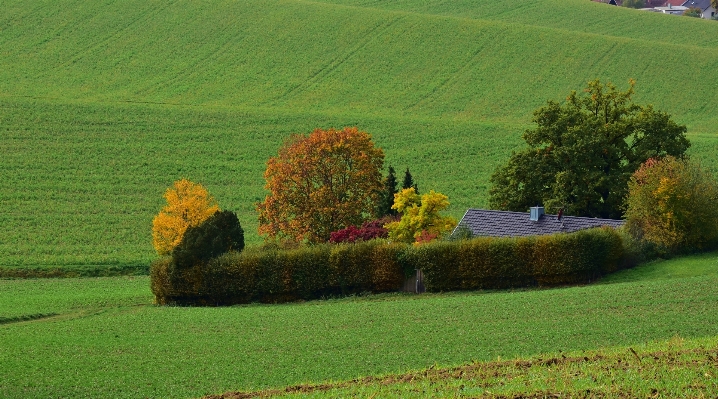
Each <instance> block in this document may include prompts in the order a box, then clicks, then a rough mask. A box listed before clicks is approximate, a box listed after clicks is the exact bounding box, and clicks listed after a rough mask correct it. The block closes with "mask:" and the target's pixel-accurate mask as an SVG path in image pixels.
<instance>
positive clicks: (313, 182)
mask: <svg viewBox="0 0 718 399" xmlns="http://www.w3.org/2000/svg"><path fill="white" fill-rule="evenodd" d="M383 163H384V152H383V151H382V150H381V149H380V148H376V147H374V143H373V142H372V140H371V135H369V134H368V133H366V132H361V131H359V130H358V129H357V128H344V129H342V130H335V129H329V130H321V129H317V130H315V131H314V132H312V133H311V134H309V135H308V136H304V135H292V136H291V137H290V138H289V140H287V141H286V142H285V143H284V145H283V146H282V147H281V148H280V149H279V154H278V155H277V156H276V157H273V158H270V159H269V161H268V162H267V170H266V172H265V173H264V178H265V179H266V181H267V184H266V185H265V188H266V189H267V190H269V194H268V195H267V196H266V198H265V199H264V201H263V202H260V203H258V204H257V210H258V212H259V233H260V234H263V235H267V236H268V237H272V238H274V237H278V236H280V237H290V238H292V239H294V240H297V241H308V242H312V243H315V242H326V241H327V240H329V237H330V233H331V232H333V231H337V230H339V229H342V228H345V227H347V226H350V225H355V226H356V225H359V224H361V223H362V222H363V221H364V220H365V219H366V218H367V217H368V216H369V215H370V214H371V213H372V210H373V209H374V207H375V205H376V202H377V199H378V196H379V193H380V191H381V189H382V176H381V172H380V171H381V168H382V165H383Z"/></svg>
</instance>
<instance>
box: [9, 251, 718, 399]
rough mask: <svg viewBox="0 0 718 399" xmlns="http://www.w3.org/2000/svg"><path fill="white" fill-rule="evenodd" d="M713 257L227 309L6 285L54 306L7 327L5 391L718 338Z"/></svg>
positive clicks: (270, 383) (114, 292)
mask: <svg viewBox="0 0 718 399" xmlns="http://www.w3.org/2000/svg"><path fill="white" fill-rule="evenodd" d="M716 259H717V258H716V253H712V254H704V255H699V256H693V257H686V258H678V259H672V260H669V261H663V262H656V263H652V264H649V265H644V266H641V267H639V268H637V269H634V270H629V271H625V272H622V273H624V279H619V280H617V282H614V283H609V282H606V284H597V285H590V286H579V287H569V288H561V289H550V290H541V289H538V290H518V291H498V292H456V293H444V294H430V295H418V296H417V295H401V294H393V295H379V296H367V297H354V298H345V299H338V300H324V301H311V302H305V303H292V304H285V305H248V306H237V307H226V308H181V307H156V306H153V305H151V301H152V298H151V293H150V292H149V289H148V287H149V281H148V278H147V277H116V278H89V279H87V278H82V279H40V280H0V316H2V317H6V318H10V317H14V318H18V319H19V318H20V317H22V316H25V315H28V316H29V315H35V314H48V313H56V314H58V316H55V317H49V318H45V319H38V320H30V321H20V320H17V321H16V322H13V323H7V324H1V325H0V341H1V342H3V350H2V351H0V372H2V374H3V377H4V378H3V380H2V381H0V396H3V397H8V398H14V397H28V396H32V397H57V396H62V397H68V398H73V397H109V396H111V397H115V398H125V397H127V398H134V397H198V396H202V395H208V394H218V393H221V392H228V391H233V390H244V391H251V392H254V391H258V390H262V389H271V388H277V389H279V388H278V387H287V386H294V385H297V384H302V383H312V382H313V383H321V382H322V381H347V380H351V379H353V378H356V377H357V376H370V375H387V374H392V375H394V374H405V373H410V372H411V371H410V370H422V369H425V368H427V367H429V366H431V365H433V364H437V365H438V366H440V367H448V366H457V365H462V364H466V363H468V362H471V361H472V360H477V361H491V360H494V359H496V358H497V357H498V356H501V358H502V359H515V358H522V359H526V358H530V357H532V356H537V355H538V354H541V353H557V352H558V351H559V350H560V351H563V352H564V353H569V352H577V351H578V352H580V351H586V350H596V349H597V348H601V347H614V346H631V347H632V348H633V349H634V350H636V351H637V352H638V353H639V354H642V353H643V351H642V349H641V348H642V346H641V345H642V343H644V342H649V341H655V340H667V339H670V338H671V337H674V336H676V335H678V336H680V337H684V338H686V339H693V338H700V337H707V336H716V335H718V293H716V290H715V287H716V284H718V268H717V267H716V263H715V262H716ZM628 272H633V273H634V274H633V275H632V276H629V275H626V274H625V273H628ZM555 356H559V355H555ZM712 375H715V374H712ZM369 396H370V395H369Z"/></svg>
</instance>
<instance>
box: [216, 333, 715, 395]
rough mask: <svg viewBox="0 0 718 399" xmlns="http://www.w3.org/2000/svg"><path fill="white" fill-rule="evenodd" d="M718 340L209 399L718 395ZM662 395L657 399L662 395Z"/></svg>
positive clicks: (504, 362)
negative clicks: (717, 374) (717, 357)
mask: <svg viewBox="0 0 718 399" xmlns="http://www.w3.org/2000/svg"><path fill="white" fill-rule="evenodd" d="M716 355H718V337H710V338H695V339H690V340H685V339H683V338H681V337H678V336H676V337H673V338H671V339H669V340H661V341H657V342H650V343H648V344H646V345H641V346H640V347H639V348H638V351H636V350H635V349H633V347H631V346H628V347H614V348H607V349H602V350H598V351H577V352H573V353H570V352H569V353H565V352H557V353H552V354H544V355H540V356H532V357H529V358H517V359H511V360H502V359H501V358H498V359H496V360H493V361H489V362H471V363H467V364H464V365H460V366H456V367H447V368H437V367H433V366H432V367H429V368H426V369H424V370H418V371H413V372H409V373H404V374H389V375H384V376H368V377H364V378H355V379H353V380H349V381H338V382H330V383H322V384H298V385H293V386H288V387H285V388H281V389H265V390H261V391H255V392H237V391H234V392H225V393H222V394H218V395H209V396H206V397H205V399H243V398H250V397H257V398H371V397H380V398H401V399H403V398H454V397H472V398H574V397H579V398H591V397H594V398H641V397H668V398H678V397H684V398H685V397H695V398H705V397H713V396H715V395H716V394H718V379H717V378H716V377H715V376H716V373H717V372H718V364H716ZM657 395H658V396H657Z"/></svg>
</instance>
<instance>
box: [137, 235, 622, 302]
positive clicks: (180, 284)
mask: <svg viewBox="0 0 718 399" xmlns="http://www.w3.org/2000/svg"><path fill="white" fill-rule="evenodd" d="M625 260H626V257H625V253H624V247H623V243H622V239H621V236H620V235H619V234H618V233H617V232H616V231H615V230H613V229H611V228H601V229H590V230H584V231H580V232H577V233H572V234H558V235H552V236H541V237H526V238H488V237H483V238H475V239H471V240H461V241H440V242H435V243H430V244H425V245H422V246H419V247H414V246H410V245H404V244H399V243H388V242H386V241H380V240H375V241H368V242H362V243H357V244H341V245H316V246H308V247H302V248H298V249H292V250H276V249H275V250H260V249H253V250H246V251H244V252H242V253H229V254H226V255H223V256H221V257H219V258H216V259H212V260H210V261H209V262H208V263H206V264H201V265H195V266H193V267H190V268H186V269H185V268H180V267H177V265H176V264H175V262H173V260H172V258H165V259H161V260H158V261H156V262H155V263H153V264H152V267H151V277H152V292H153V293H154V294H155V296H156V301H157V303H159V304H167V303H177V304H200V305H229V304H235V303H250V302H286V301H293V300H298V299H317V298H322V297H326V296H338V295H350V294H356V293H361V292H367V291H370V292H390V291H399V290H401V288H402V287H403V285H404V281H405V279H406V277H407V276H408V275H409V274H410V273H412V272H413V271H414V269H421V270H422V271H423V272H424V285H425V287H426V289H427V291H433V292H439V291H453V290H474V289H491V288H508V287H526V286H534V285H539V286H553V285H563V284H574V283H583V282H589V281H591V280H593V279H595V278H597V277H599V276H600V275H602V274H606V273H610V272H613V271H615V270H617V269H619V268H620V267H622V266H623V265H624V263H625Z"/></svg>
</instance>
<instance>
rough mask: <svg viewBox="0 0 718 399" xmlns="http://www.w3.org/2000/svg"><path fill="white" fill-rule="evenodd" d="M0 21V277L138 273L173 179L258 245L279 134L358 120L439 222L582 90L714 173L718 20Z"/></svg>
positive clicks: (216, 15)
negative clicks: (106, 270)
mask: <svg viewBox="0 0 718 399" xmlns="http://www.w3.org/2000/svg"><path fill="white" fill-rule="evenodd" d="M2 6H3V7H2V8H3V13H2V15H0V154H2V155H1V158H0V165H1V166H2V167H0V207H1V208H2V209H3V212H0V226H2V228H1V229H0V266H3V267H6V268H7V267H46V266H48V265H49V266H58V267H63V266H67V267H77V266H78V265H80V266H83V265H84V266H88V265H89V266H92V265H113V266H122V265H146V264H148V263H149V261H150V260H151V259H152V258H153V257H154V252H153V250H152V247H151V239H150V225H151V220H152V218H153V216H154V215H155V214H156V213H157V212H158V211H159V209H160V208H161V206H162V204H163V199H162V194H163V192H164V190H165V189H166V188H167V187H169V186H170V185H171V184H172V182H173V181H174V180H177V179H179V178H182V177H187V178H189V179H192V180H194V181H197V182H200V183H202V184H204V185H205V186H206V187H207V188H208V189H209V191H210V193H212V194H213V195H214V196H215V197H216V198H217V199H218V201H219V203H220V206H222V207H223V208H224V209H231V210H234V211H236V212H237V213H238V215H239V217H240V221H241V223H242V225H243V226H244V227H245V230H246V232H247V241H248V243H258V242H260V241H261V238H260V237H259V236H258V235H257V233H256V227H257V220H256V213H255V212H254V205H253V204H254V203H255V202H257V201H259V200H261V199H262V198H263V197H264V195H265V192H264V190H263V185H264V180H263V178H262V174H263V171H264V168H265V163H266V161H267V159H268V158H269V157H270V156H272V155H275V154H276V152H277V149H278V147H279V145H280V144H281V142H282V141H283V140H284V139H285V138H286V137H287V136H288V135H289V134H291V133H306V132H309V131H311V130H313V129H314V128H316V127H322V128H328V127H342V126H358V127H359V128H360V129H362V130H365V131H368V132H370V133H371V134H372V135H373V137H374V140H375V143H376V144H377V145H378V146H380V147H382V148H384V150H385V152H386V163H387V164H391V165H393V166H394V167H395V168H396V169H397V170H399V171H403V170H404V168H406V167H407V166H408V167H410V168H411V171H412V173H413V175H414V177H415V179H416V181H417V182H418V184H419V189H420V190H421V189H424V190H429V189H435V190H437V191H440V192H443V193H445V194H447V195H448V196H449V199H450V201H451V202H452V206H451V209H450V213H451V214H452V215H453V216H455V217H457V218H458V217H460V216H461V215H462V214H463V212H464V211H465V210H466V208H468V207H481V206H485V205H486V200H487V194H488V188H489V187H488V184H489V183H488V178H489V176H490V175H491V173H492V171H493V170H494V168H495V167H496V166H497V165H498V164H500V163H501V162H503V161H504V160H505V159H506V158H507V157H508V155H509V154H510V153H511V151H512V150H513V149H516V148H519V147H520V146H521V144H522V141H521V133H522V132H523V131H524V130H525V129H526V128H527V127H529V126H530V121H531V116H532V112H533V110H534V109H536V108H537V107H539V106H540V105H542V104H543V103H545V101H546V100H547V99H555V100H560V99H561V98H563V97H565V96H566V95H567V94H568V93H569V91H570V90H574V89H575V90H580V89H581V88H583V87H584V86H585V83H586V82H587V81H588V80H590V79H593V78H601V79H603V80H610V81H613V82H614V83H616V84H617V85H618V86H619V87H626V85H627V81H628V79H629V78H635V79H636V80H637V81H638V84H637V94H636V101H637V102H639V103H652V104H655V106H656V107H657V108H658V109H661V110H664V111H666V112H669V113H671V114H672V115H673V116H674V118H675V119H676V120H677V121H679V122H681V123H685V124H687V125H688V126H689V138H690V139H691V142H692V143H693V147H692V149H691V154H692V155H693V156H694V157H696V158H698V159H700V160H702V162H703V163H704V164H705V165H706V166H708V167H710V168H711V169H712V170H714V171H716V172H718V162H716V160H715V154H716V153H718V130H717V129H716V126H718V116H717V115H716V114H715V112H714V111H715V108H716V104H718V90H717V89H716V87H715V84H714V83H706V82H714V81H715V79H714V76H713V71H715V70H716V69H718V49H716V46H715V44H716V41H718V39H716V38H717V37H718V24H716V23H714V21H703V20H696V19H692V18H670V17H668V18H666V16H665V15H656V14H653V13H641V12H637V11H635V10H627V9H620V8H616V7H608V6H605V5H602V4H595V3H591V2H588V1H583V0H581V1H579V0H566V1H561V2H558V1H554V0H539V1H535V2H532V3H530V4H528V3H526V4H519V3H517V4H501V5H496V4H495V3H491V2H488V1H483V0H482V1H478V2H477V1H456V2H423V1H418V0H401V1H378V2H377V1H349V0H346V1H341V0H336V1H323V2H317V1H301V0H278V1H256V0H239V1H238V0H232V1H229V0H210V1H203V2H195V1H189V0H178V1H170V0H150V1H138V0H130V1H124V0H123V1H120V0H108V1H103V2H86V1H81V0H60V1H49V0H38V1H35V0H33V1H29V0H8V1H4V2H3V3H2Z"/></svg>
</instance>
